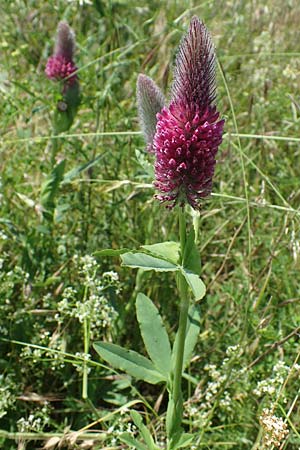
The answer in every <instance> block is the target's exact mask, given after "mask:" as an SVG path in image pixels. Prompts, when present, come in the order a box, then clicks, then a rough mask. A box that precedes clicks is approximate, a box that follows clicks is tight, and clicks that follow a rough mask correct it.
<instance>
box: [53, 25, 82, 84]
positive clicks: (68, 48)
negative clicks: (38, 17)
mask: <svg viewBox="0 0 300 450" xmlns="http://www.w3.org/2000/svg"><path fill="white" fill-rule="evenodd" d="M74 51H75V37H74V33H73V31H72V30H71V28H70V27H69V25H68V24H67V23H66V22H60V23H59V24H58V27H57V38H56V45H55V49H54V54H53V55H52V56H50V58H49V59H48V61H47V65H46V69H45V72H46V75H47V77H48V78H50V80H57V81H64V85H65V86H64V90H65V89H66V88H67V87H68V86H72V85H73V84H74V83H76V81H77V79H78V77H77V75H76V73H75V72H76V70H77V67H76V65H75V63H74V61H73V57H74Z"/></svg>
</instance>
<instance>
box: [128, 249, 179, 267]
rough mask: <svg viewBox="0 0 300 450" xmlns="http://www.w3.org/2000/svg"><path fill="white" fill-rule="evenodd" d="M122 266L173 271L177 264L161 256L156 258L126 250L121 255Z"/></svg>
mask: <svg viewBox="0 0 300 450" xmlns="http://www.w3.org/2000/svg"><path fill="white" fill-rule="evenodd" d="M121 260H122V264H123V266H127V267H134V268H140V269H144V270H155V271H156V272H173V271H176V270H178V266H177V265H176V264H173V263H171V262H169V261H166V260H165V259H162V258H156V257H154V256H151V255H147V254H146V253H133V252H128V253H124V254H123V255H121Z"/></svg>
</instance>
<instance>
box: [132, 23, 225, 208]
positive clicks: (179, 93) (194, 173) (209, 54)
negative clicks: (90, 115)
mask: <svg viewBox="0 0 300 450" xmlns="http://www.w3.org/2000/svg"><path fill="white" fill-rule="evenodd" d="M215 78H216V75H215V52H214V47H213V44H212V40H211V37H210V35H209V33H208V31H207V29H206V27H205V25H204V24H203V23H202V22H201V21H200V20H199V19H198V18H197V17H193V19H192V20H191V23H190V27H189V31H188V33H187V34H186V35H185V36H184V37H183V39H182V41H181V43H180V45H179V49H178V53H177V57H176V61H175V67H174V80H173V85H172V89H171V100H170V103H169V105H168V106H163V104H164V97H163V95H162V94H161V92H160V90H159V88H158V87H157V86H156V84H155V83H154V82H153V81H152V80H151V79H150V78H148V77H146V76H145V75H140V76H139V78H138V84H137V95H138V106H139V116H140V121H141V124H142V129H143V131H144V135H145V138H146V141H147V148H148V150H149V151H151V152H154V153H155V156H156V161H155V183H154V185H155V187H156V188H157V189H158V191H159V194H157V195H156V198H157V199H158V200H160V201H161V202H166V203H167V206H168V207H169V208H173V207H174V206H175V205H176V204H179V205H180V206H184V204H185V203H189V204H190V205H191V206H192V207H193V208H195V209H199V208H200V203H201V200H202V199H203V198H205V197H207V196H208V195H209V194H210V193H211V190H212V178H213V175H214V168H215V164H216V153H217V151H218V147H219V145H220V144H221V142H222V134H223V126H224V120H218V119H219V113H218V112H217V110H216V104H215V102H216V83H215Z"/></svg>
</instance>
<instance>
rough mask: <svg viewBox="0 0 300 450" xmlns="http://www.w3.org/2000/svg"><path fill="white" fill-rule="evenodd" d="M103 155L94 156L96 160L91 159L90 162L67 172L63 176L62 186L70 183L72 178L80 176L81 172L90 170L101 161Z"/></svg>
mask: <svg viewBox="0 0 300 450" xmlns="http://www.w3.org/2000/svg"><path fill="white" fill-rule="evenodd" d="M104 155H105V154H104V153H103V154H102V155H98V156H96V158H94V159H92V160H91V161H89V162H87V163H85V164H81V165H80V166H78V167H75V168H74V169H72V170H69V172H67V173H66V174H65V175H64V178H63V181H62V184H67V183H70V181H72V180H73V179H74V178H76V177H78V176H79V175H80V173H81V172H83V171H85V170H87V169H90V168H91V167H93V166H94V165H95V164H97V163H98V162H99V161H100V159H102V158H103V157H104Z"/></svg>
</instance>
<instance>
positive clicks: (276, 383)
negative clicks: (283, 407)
mask: <svg viewBox="0 0 300 450" xmlns="http://www.w3.org/2000/svg"><path fill="white" fill-rule="evenodd" d="M289 371H290V367H289V366H286V365H285V364H284V362H283V361H278V363H277V364H275V366H274V367H273V372H272V375H271V376H270V377H269V378H266V379H264V380H261V381H259V382H258V383H257V387H256V388H255V389H254V390H253V394H254V395H256V396H257V397H262V396H263V395H266V394H268V395H270V396H273V395H274V394H275V393H276V392H277V391H278V389H280V387H281V386H282V384H283V383H284V380H285V379H286V377H287V375H288V373H289Z"/></svg>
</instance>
